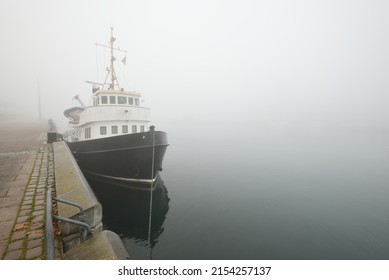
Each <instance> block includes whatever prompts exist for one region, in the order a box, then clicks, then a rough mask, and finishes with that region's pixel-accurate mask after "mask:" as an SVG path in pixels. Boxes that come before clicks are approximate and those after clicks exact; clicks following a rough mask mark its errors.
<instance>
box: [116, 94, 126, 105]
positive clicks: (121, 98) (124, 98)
mask: <svg viewBox="0 0 389 280" xmlns="http://www.w3.org/2000/svg"><path fill="white" fill-rule="evenodd" d="M118 104H127V97H125V96H118Z"/></svg>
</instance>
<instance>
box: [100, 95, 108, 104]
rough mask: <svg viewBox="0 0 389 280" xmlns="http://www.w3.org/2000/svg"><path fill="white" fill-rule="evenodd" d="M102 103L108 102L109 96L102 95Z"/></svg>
mask: <svg viewBox="0 0 389 280" xmlns="http://www.w3.org/2000/svg"><path fill="white" fill-rule="evenodd" d="M100 98H101V104H108V97H107V96H101V97H100Z"/></svg>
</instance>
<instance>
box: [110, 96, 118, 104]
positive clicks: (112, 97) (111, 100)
mask: <svg viewBox="0 0 389 280" xmlns="http://www.w3.org/2000/svg"><path fill="white" fill-rule="evenodd" d="M109 104H116V96H110V97H109Z"/></svg>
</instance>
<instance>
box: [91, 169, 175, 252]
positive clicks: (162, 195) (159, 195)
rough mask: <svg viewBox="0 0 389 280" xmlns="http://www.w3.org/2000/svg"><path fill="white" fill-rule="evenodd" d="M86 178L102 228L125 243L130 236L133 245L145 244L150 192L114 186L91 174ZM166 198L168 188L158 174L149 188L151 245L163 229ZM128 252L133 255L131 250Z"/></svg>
mask: <svg viewBox="0 0 389 280" xmlns="http://www.w3.org/2000/svg"><path fill="white" fill-rule="evenodd" d="M86 178H87V180H88V182H89V184H90V186H91V187H92V189H93V191H94V193H95V194H96V196H97V198H98V199H99V201H100V203H101V204H102V205H103V224H104V229H109V230H112V231H114V232H116V233H117V234H118V235H119V236H120V237H121V238H122V239H123V241H124V243H125V244H126V243H128V241H129V240H130V241H131V242H135V243H136V244H137V246H141V247H146V246H148V227H149V213H150V212H149V211H150V192H149V191H139V190H130V189H125V188H121V187H117V186H114V185H112V184H110V183H107V182H101V181H97V180H96V179H95V178H93V177H88V176H86ZM169 201H170V198H169V196H168V191H167V189H166V186H165V184H164V182H163V180H162V178H161V177H160V176H159V177H158V179H157V181H156V187H155V190H154V192H153V207H152V226H151V238H150V244H151V247H154V246H155V245H156V244H157V242H158V239H159V236H160V235H161V234H162V232H163V231H164V228H163V223H164V221H165V218H166V215H167V212H168V210H169ZM127 249H129V248H128V247H127ZM129 253H130V255H132V256H133V257H134V255H133V252H129Z"/></svg>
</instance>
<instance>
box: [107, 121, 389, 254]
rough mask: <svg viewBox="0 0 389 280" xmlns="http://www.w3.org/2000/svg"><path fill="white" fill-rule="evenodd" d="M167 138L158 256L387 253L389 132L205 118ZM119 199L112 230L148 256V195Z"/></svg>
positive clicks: (110, 213) (155, 239) (110, 211)
mask: <svg viewBox="0 0 389 280" xmlns="http://www.w3.org/2000/svg"><path fill="white" fill-rule="evenodd" d="M168 135H169V142H170V146H169V148H168V150H167V153H166V156H165V161H164V171H163V172H162V173H161V178H162V179H163V182H164V185H165V187H166V189H164V188H163V191H160V192H159V193H157V194H156V195H155V197H154V199H155V201H154V202H155V205H154V210H155V212H154V215H153V222H154V223H153V235H152V244H153V258H154V259H389V184H388V182H389V144H388V143H389V132H388V131H383V130H381V131H379V130H368V129H366V130H364V131H362V130H349V131H348V130H346V129H336V130H335V129H318V128H317V129H287V128H278V129H270V128H258V129H251V130H250V129H242V130H238V131H236V130H235V131H232V130H231V128H229V129H227V128H223V127H219V126H213V127H211V126H209V127H208V126H207V125H204V124H202V125H198V126H197V127H196V126H192V127H190V128H189V127H182V128H180V129H177V130H172V131H169V130H168ZM161 184H162V185H163V183H161ZM117 197H118V198H115V199H113V198H114V196H112V197H110V201H113V200H114V201H115V203H113V204H112V203H106V202H105V203H104V204H105V205H104V224H105V227H106V228H108V229H111V230H113V231H115V232H117V233H118V234H120V236H121V237H122V239H123V242H124V243H125V245H126V247H127V249H128V251H129V253H130V254H131V255H132V256H133V257H134V258H136V259H144V258H147V252H148V249H147V225H148V209H149V208H148V207H149V204H148V201H149V200H148V199H149V196H148V195H145V194H136V193H130V194H127V195H126V196H124V195H120V194H119V195H117Z"/></svg>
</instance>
